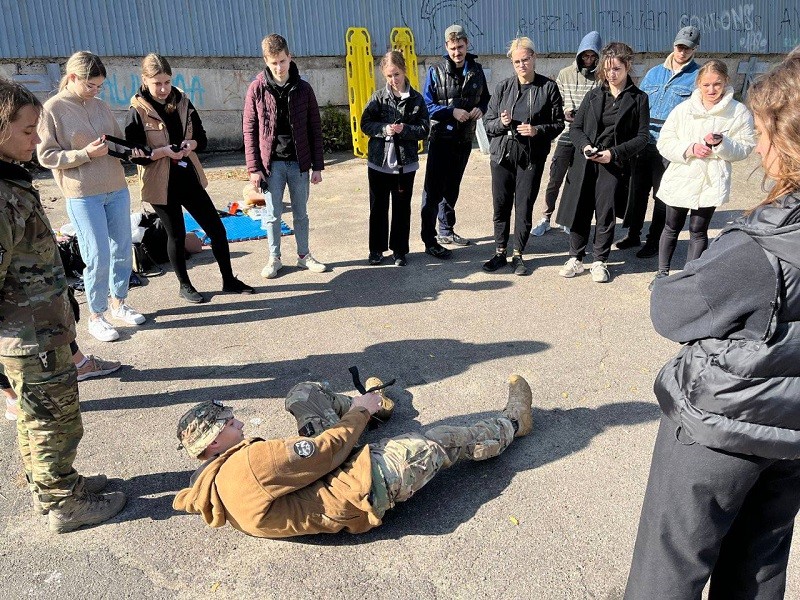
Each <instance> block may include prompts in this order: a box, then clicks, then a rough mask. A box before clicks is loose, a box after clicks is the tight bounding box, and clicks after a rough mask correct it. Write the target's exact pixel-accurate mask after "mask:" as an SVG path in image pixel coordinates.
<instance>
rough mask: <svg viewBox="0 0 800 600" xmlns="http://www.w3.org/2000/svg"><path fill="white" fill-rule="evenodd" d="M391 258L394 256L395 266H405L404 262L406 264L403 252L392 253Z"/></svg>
mask: <svg viewBox="0 0 800 600" xmlns="http://www.w3.org/2000/svg"><path fill="white" fill-rule="evenodd" d="M392 258H394V266H396V267H405V266H406V264H408V263H407V262H406V255H405V254H394V255H392Z"/></svg>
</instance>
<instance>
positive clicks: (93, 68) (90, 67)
mask: <svg viewBox="0 0 800 600" xmlns="http://www.w3.org/2000/svg"><path fill="white" fill-rule="evenodd" d="M64 71H65V73H64V76H63V77H62V78H61V82H60V83H59V84H58V89H59V91H60V90H63V89H64V88H65V87H67V82H68V81H69V76H70V75H75V77H77V78H78V79H82V80H84V81H86V80H89V79H94V78H95V77H102V78H104V79H105V77H106V76H107V75H106V66H105V65H104V64H103V61H102V60H100V57H99V56H97V55H96V54H93V53H92V52H89V51H88V50H81V51H79V52H76V53H75V54H73V55H72V56H70V57H69V59H67V64H66V66H65V67H64Z"/></svg>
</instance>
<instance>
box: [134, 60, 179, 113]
mask: <svg viewBox="0 0 800 600" xmlns="http://www.w3.org/2000/svg"><path fill="white" fill-rule="evenodd" d="M141 68H142V85H143V87H145V88H146V87H147V86H146V85H145V83H144V78H145V77H155V76H156V75H161V74H164V75H169V76H170V77H172V67H171V66H170V64H169V61H168V60H167V59H166V58H164V57H163V56H161V55H160V54H156V53H155V52H151V53H150V54H148V55H147V56H145V57H144V58H143V59H142V64H141ZM178 97H179V95H178V92H177V91H176V90H175V88H174V87H173V88H172V90H171V91H170V93H169V96H167V99H166V101H165V102H164V110H165V111H167V112H168V113H171V112H173V111H174V110H175V109H176V108H177V107H178Z"/></svg>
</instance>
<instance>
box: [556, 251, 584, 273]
mask: <svg viewBox="0 0 800 600" xmlns="http://www.w3.org/2000/svg"><path fill="white" fill-rule="evenodd" d="M583 271H584V266H583V261H582V260H579V259H577V258H575V257H574V256H573V257H572V258H570V259H569V260H568V261H567V262H566V263H565V264H564V266H563V267H561V270H560V271H559V272H558V274H559V275H561V276H562V277H566V278H570V277H575V275H580V274H581V273H583Z"/></svg>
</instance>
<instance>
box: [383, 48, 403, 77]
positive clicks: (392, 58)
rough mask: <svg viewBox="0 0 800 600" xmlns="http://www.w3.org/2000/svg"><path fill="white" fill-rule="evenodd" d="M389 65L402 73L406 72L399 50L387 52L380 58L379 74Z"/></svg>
mask: <svg viewBox="0 0 800 600" xmlns="http://www.w3.org/2000/svg"><path fill="white" fill-rule="evenodd" d="M389 65H392V66H395V67H397V68H398V69H400V70H401V71H402V72H403V73H405V72H406V59H405V57H404V56H403V53H402V52H400V51H399V50H389V52H387V53H386V54H384V55H383V57H381V62H380V69H381V73H383V70H384V69H385V68H386V67H388V66H389Z"/></svg>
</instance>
